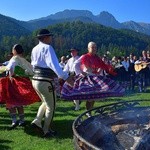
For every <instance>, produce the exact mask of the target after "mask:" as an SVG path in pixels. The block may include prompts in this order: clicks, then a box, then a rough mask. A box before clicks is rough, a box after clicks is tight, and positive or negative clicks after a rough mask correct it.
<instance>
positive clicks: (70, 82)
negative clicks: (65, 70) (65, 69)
mask: <svg viewBox="0 0 150 150" xmlns="http://www.w3.org/2000/svg"><path fill="white" fill-rule="evenodd" d="M66 82H67V83H68V84H69V85H70V86H73V85H74V75H72V76H69V77H68V78H67V80H66Z"/></svg>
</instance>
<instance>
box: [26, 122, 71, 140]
mask: <svg viewBox="0 0 150 150" xmlns="http://www.w3.org/2000/svg"><path fill="white" fill-rule="evenodd" d="M73 121H74V120H55V121H54V122H53V124H52V129H53V130H55V131H57V133H58V134H57V136H56V137H54V138H56V139H67V138H72V137H73V132H72V123H73ZM24 132H25V133H26V134H28V135H31V136H35V137H42V135H40V134H39V133H37V132H35V130H34V129H33V128H32V127H31V125H30V123H29V122H28V124H27V125H26V126H25V127H24Z"/></svg>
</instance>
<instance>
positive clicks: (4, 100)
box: [0, 77, 40, 108]
mask: <svg viewBox="0 0 150 150" xmlns="http://www.w3.org/2000/svg"><path fill="white" fill-rule="evenodd" d="M39 101H40V98H39V96H38V95H37V93H36V92H35V90H34V88H33V86H32V83H31V81H30V79H29V78H25V77H15V78H13V77H12V78H11V79H10V78H9V77H3V78H0V103H1V104H6V107H7V108H8V107H14V106H23V105H30V104H33V103H35V102H39Z"/></svg>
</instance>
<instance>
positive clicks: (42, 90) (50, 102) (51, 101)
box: [31, 29, 68, 137]
mask: <svg viewBox="0 0 150 150" xmlns="http://www.w3.org/2000/svg"><path fill="white" fill-rule="evenodd" d="M37 38H38V40H39V44H38V45H36V46H35V47H34V48H33V50H32V54H31V64H32V66H33V68H34V76H33V80H32V85H33V87H34V89H35V90H36V92H37V93H38V95H39V97H40V98H41V100H42V104H41V105H40V107H39V109H38V112H37V116H36V118H35V119H34V120H33V121H32V123H31V125H32V126H33V127H34V128H36V129H38V131H40V133H42V134H43V137H52V136H55V134H56V132H55V131H52V130H51V129H50V124H51V122H52V119H53V116H54V111H55V91H54V87H53V84H54V80H53V75H54V74H56V75H57V76H58V77H59V78H60V79H63V80H66V79H67V78H68V74H67V73H65V72H63V71H62V69H61V67H60V65H59V61H58V58H57V56H56V54H55V51H54V49H53V47H52V46H51V45H50V44H51V42H52V34H51V33H50V32H49V31H48V30H47V29H41V30H40V31H39V34H38V35H37ZM43 117H44V125H43V127H42V124H41V122H42V119H43Z"/></svg>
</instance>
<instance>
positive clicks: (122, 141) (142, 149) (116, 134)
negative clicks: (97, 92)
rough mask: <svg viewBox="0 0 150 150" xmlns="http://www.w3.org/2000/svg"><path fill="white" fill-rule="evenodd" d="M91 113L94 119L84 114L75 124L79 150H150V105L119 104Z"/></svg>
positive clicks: (76, 146) (76, 141)
mask: <svg viewBox="0 0 150 150" xmlns="http://www.w3.org/2000/svg"><path fill="white" fill-rule="evenodd" d="M144 102H147V103H146V104H147V105H148V106H144V105H143V104H144ZM88 112H90V113H91V114H92V117H90V118H87V117H86V113H87V112H85V113H83V114H81V115H80V116H79V117H78V118H77V119H76V120H75V121H74V123H73V133H74V144H75V149H76V150H149V149H150V101H142V100H139V101H126V102H118V103H114V104H109V105H105V106H101V107H98V108H95V109H92V110H91V111H88Z"/></svg>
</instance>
